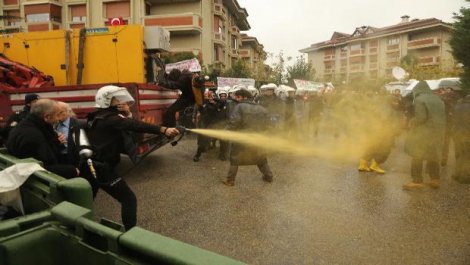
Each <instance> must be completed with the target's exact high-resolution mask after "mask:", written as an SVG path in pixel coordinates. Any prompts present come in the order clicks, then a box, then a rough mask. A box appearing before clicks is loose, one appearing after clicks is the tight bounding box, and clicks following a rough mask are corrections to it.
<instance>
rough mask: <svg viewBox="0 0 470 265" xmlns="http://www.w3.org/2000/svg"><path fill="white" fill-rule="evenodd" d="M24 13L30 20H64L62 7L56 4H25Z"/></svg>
mask: <svg viewBox="0 0 470 265" xmlns="http://www.w3.org/2000/svg"><path fill="white" fill-rule="evenodd" d="M24 13H25V16H26V21H27V22H28V23H29V22H49V21H55V22H62V7H61V6H58V5H54V4H37V5H25V6H24Z"/></svg>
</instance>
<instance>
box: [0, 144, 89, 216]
mask: <svg viewBox="0 0 470 265" xmlns="http://www.w3.org/2000/svg"><path fill="white" fill-rule="evenodd" d="M25 162H36V163H39V164H40V162H39V161H37V160H35V159H32V158H28V159H18V158H16V157H14V156H11V155H9V154H8V153H7V151H6V149H5V148H0V170H2V169H5V168H7V167H9V166H12V165H14V164H16V163H25ZM20 191H21V198H22V201H23V207H24V210H25V213H26V214H28V213H34V212H38V211H42V210H46V209H49V208H51V207H53V206H54V205H56V204H58V203H60V202H62V201H70V202H73V203H75V204H77V205H80V206H83V207H86V208H88V209H92V207H93V195H92V191H91V186H90V184H89V183H88V181H87V180H85V179H83V178H73V179H65V178H63V177H61V176H58V175H56V174H54V173H52V172H49V171H46V170H45V171H37V172H35V173H34V174H32V175H31V176H30V177H29V178H28V180H27V181H26V182H25V183H24V184H23V185H22V186H21V188H20Z"/></svg>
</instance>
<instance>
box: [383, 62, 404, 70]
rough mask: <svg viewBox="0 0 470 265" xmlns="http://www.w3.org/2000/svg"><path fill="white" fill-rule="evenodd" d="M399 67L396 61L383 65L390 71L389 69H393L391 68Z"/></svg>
mask: <svg viewBox="0 0 470 265" xmlns="http://www.w3.org/2000/svg"><path fill="white" fill-rule="evenodd" d="M399 65H400V63H399V62H398V61H388V62H387V63H386V64H385V66H386V68H387V69H391V68H393V67H395V66H399Z"/></svg>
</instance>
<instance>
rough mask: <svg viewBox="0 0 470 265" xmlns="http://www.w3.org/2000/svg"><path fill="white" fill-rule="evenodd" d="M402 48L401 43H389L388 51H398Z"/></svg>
mask: <svg viewBox="0 0 470 265" xmlns="http://www.w3.org/2000/svg"><path fill="white" fill-rule="evenodd" d="M399 50H400V44H392V45H387V50H386V51H385V52H386V53H390V52H396V51H399Z"/></svg>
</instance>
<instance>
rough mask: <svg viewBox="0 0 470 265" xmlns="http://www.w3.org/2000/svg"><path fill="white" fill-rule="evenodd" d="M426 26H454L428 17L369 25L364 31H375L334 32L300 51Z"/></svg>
mask: <svg viewBox="0 0 470 265" xmlns="http://www.w3.org/2000/svg"><path fill="white" fill-rule="evenodd" d="M425 26H447V27H449V28H451V27H452V26H451V25H450V24H448V23H445V22H443V21H442V20H439V19H436V18H428V19H419V20H412V21H410V22H402V23H399V24H395V25H391V26H387V27H383V28H375V27H367V28H365V29H364V32H365V30H366V29H372V30H373V32H372V33H368V34H363V33H364V32H360V33H361V35H359V36H353V35H349V34H345V33H339V32H334V33H333V36H332V38H331V39H330V40H327V41H322V42H318V43H314V44H312V45H310V47H308V48H304V49H301V50H300V52H308V51H312V50H318V49H321V48H324V47H329V46H331V45H333V46H334V45H336V44H341V43H346V42H349V41H352V40H360V39H366V38H367V39H369V38H374V37H378V36H381V35H386V34H391V33H394V32H400V31H404V30H408V29H409V30H412V29H416V28H421V27H425ZM358 29H361V28H357V29H356V30H355V31H354V32H356V31H357V30H358ZM340 34H341V35H340ZM335 35H337V36H338V37H337V38H333V37H335ZM339 36H341V37H339ZM343 36H344V37H343Z"/></svg>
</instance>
